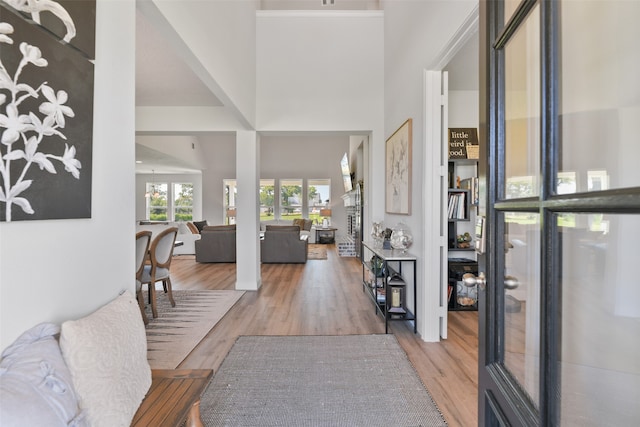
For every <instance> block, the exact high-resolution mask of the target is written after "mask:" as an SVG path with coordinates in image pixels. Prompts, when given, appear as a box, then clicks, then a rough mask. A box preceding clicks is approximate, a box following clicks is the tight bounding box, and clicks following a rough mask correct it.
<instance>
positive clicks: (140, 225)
mask: <svg viewBox="0 0 640 427" xmlns="http://www.w3.org/2000/svg"><path fill="white" fill-rule="evenodd" d="M171 227H177V228H178V235H177V236H176V241H180V242H182V245H180V246H176V247H175V248H173V254H174V255H193V254H195V253H196V249H195V242H196V240H199V239H200V234H196V233H193V232H192V231H191V230H190V229H189V227H188V226H187V223H186V222H182V221H146V220H138V221H136V233H137V232H138V231H143V230H148V231H151V240H153V238H154V237H155V236H157V235H158V234H159V233H161V232H162V231H164V230H166V229H167V228H171Z"/></svg>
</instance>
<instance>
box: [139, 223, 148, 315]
mask: <svg viewBox="0 0 640 427" xmlns="http://www.w3.org/2000/svg"><path fill="white" fill-rule="evenodd" d="M150 245H151V231H138V232H137V233H136V298H137V299H138V305H139V306H140V314H142V320H143V321H144V324H145V325H146V324H147V323H149V319H147V315H146V314H145V312H144V298H143V296H142V282H141V280H142V271H143V270H144V261H145V259H147V254H148V253H149V246H150Z"/></svg>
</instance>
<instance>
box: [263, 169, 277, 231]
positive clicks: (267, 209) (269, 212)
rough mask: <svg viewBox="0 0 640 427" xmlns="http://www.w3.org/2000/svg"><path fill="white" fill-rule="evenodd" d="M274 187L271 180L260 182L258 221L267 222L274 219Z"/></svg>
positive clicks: (273, 182)
mask: <svg viewBox="0 0 640 427" xmlns="http://www.w3.org/2000/svg"><path fill="white" fill-rule="evenodd" d="M275 196H276V187H275V181H274V180H273V179H261V180H260V221H268V220H270V219H274V217H275V211H274V209H275Z"/></svg>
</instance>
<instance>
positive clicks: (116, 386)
mask: <svg viewBox="0 0 640 427" xmlns="http://www.w3.org/2000/svg"><path fill="white" fill-rule="evenodd" d="M60 348H61V349H62V355H63V356H64V359H65V362H66V364H67V366H68V367H69V370H70V371H71V377H72V379H73V385H74V387H75V389H76V393H77V395H78V400H79V403H80V408H82V409H83V410H85V411H86V413H87V417H88V420H89V423H90V424H91V426H93V427H100V426H105V427H119V426H123V427H125V426H129V425H131V420H132V419H133V416H134V415H135V413H136V411H137V410H138V407H139V406H140V402H142V399H144V396H145V395H146V393H147V391H148V390H149V387H150V386H151V368H150V366H149V362H148V361H147V338H146V334H145V329H144V323H143V321H142V317H141V316H140V308H139V306H138V303H137V301H136V299H135V298H134V296H133V294H132V293H131V292H129V291H127V292H125V293H123V294H122V295H120V296H118V297H117V298H116V299H114V300H113V301H111V302H110V303H108V304H107V305H105V306H104V307H102V308H100V309H98V310H97V311H95V312H94V313H92V314H90V315H89V316H87V317H84V318H82V319H79V320H71V321H67V322H64V323H63V324H62V328H61V333H60Z"/></svg>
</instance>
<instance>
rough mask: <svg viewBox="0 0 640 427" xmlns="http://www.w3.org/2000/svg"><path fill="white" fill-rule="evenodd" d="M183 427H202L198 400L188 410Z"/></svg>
mask: <svg viewBox="0 0 640 427" xmlns="http://www.w3.org/2000/svg"><path fill="white" fill-rule="evenodd" d="M185 427H204V424H202V419H201V418H200V400H198V401H197V402H195V403H194V404H193V406H192V407H191V410H189V415H188V416H187V422H186V423H185Z"/></svg>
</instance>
